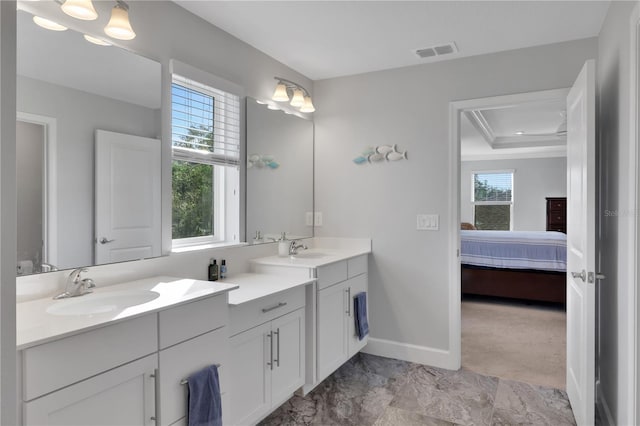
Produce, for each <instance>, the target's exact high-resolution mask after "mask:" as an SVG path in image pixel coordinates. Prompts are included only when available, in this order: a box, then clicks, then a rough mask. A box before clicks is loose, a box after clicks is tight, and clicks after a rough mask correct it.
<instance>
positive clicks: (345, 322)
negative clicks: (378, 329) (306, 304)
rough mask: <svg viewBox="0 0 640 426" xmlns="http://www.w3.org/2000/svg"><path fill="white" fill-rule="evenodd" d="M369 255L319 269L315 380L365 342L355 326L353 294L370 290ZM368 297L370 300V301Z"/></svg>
mask: <svg viewBox="0 0 640 426" xmlns="http://www.w3.org/2000/svg"><path fill="white" fill-rule="evenodd" d="M367 267H368V265H367V256H366V255H362V256H358V257H354V258H352V259H348V260H344V261H340V262H335V263H332V264H329V265H326V266H320V267H318V268H317V269H316V276H317V278H318V283H317V288H318V294H317V299H316V300H317V330H316V336H317V346H316V347H317V356H316V368H317V371H316V374H317V376H316V380H315V384H317V383H319V382H321V381H322V380H324V379H325V378H326V377H327V376H329V375H330V374H331V373H333V372H334V371H335V370H336V369H337V368H338V367H340V366H341V365H342V364H344V362H346V361H347V360H348V359H349V358H351V357H352V356H353V355H355V354H356V353H357V352H359V351H360V350H361V349H362V348H363V347H364V346H365V345H366V344H367V337H365V338H364V339H362V340H360V339H359V338H358V336H357V333H356V328H355V312H354V297H355V296H356V294H358V293H360V292H366V291H368V274H367ZM368 300H369V299H368V297H367V303H368Z"/></svg>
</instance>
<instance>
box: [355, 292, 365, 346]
mask: <svg viewBox="0 0 640 426" xmlns="http://www.w3.org/2000/svg"><path fill="white" fill-rule="evenodd" d="M353 310H354V313H355V315H354V317H355V321H356V333H358V339H360V340H362V339H364V337H365V336H366V335H367V334H369V322H368V321H367V293H366V292H364V291H363V292H362V293H358V294H356V295H355V297H354V298H353Z"/></svg>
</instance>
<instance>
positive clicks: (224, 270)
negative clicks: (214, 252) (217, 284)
mask: <svg viewBox="0 0 640 426" xmlns="http://www.w3.org/2000/svg"><path fill="white" fill-rule="evenodd" d="M225 278H227V262H226V261H225V260H224V259H222V260H221V261H220V279H221V280H224V279H225Z"/></svg>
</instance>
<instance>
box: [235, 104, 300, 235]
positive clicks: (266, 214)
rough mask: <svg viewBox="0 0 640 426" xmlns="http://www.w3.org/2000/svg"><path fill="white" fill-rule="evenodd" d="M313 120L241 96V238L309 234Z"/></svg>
mask: <svg viewBox="0 0 640 426" xmlns="http://www.w3.org/2000/svg"><path fill="white" fill-rule="evenodd" d="M312 211H313V121H311V120H307V119H304V118H301V117H298V116H296V115H293V114H286V113H284V112H283V111H279V110H270V109H268V108H267V105H265V104H259V103H258V102H256V100H255V99H251V98H247V234H246V235H247V242H249V243H262V242H271V241H274V240H275V239H277V238H279V236H280V235H281V234H282V233H283V232H286V233H287V238H289V239H294V238H303V237H311V236H313V223H312V222H307V218H309V219H311V216H312V213H311V212H312Z"/></svg>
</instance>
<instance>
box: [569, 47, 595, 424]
mask: <svg viewBox="0 0 640 426" xmlns="http://www.w3.org/2000/svg"><path fill="white" fill-rule="evenodd" d="M567 130H568V132H567V174H568V175H567V218H568V221H567V271H568V274H567V394H568V395H569V400H570V401H571V407H572V408H573V413H574V416H575V418H576V422H577V424H578V425H592V424H593V423H594V415H595V398H594V387H595V274H594V271H595V214H596V208H595V206H596V204H595V62H594V61H593V60H590V61H587V62H586V63H585V65H584V67H583V68H582V71H581V72H580V74H579V75H578V78H577V79H576V82H575V83H574V85H573V87H572V88H571V91H570V92H569V96H567Z"/></svg>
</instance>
